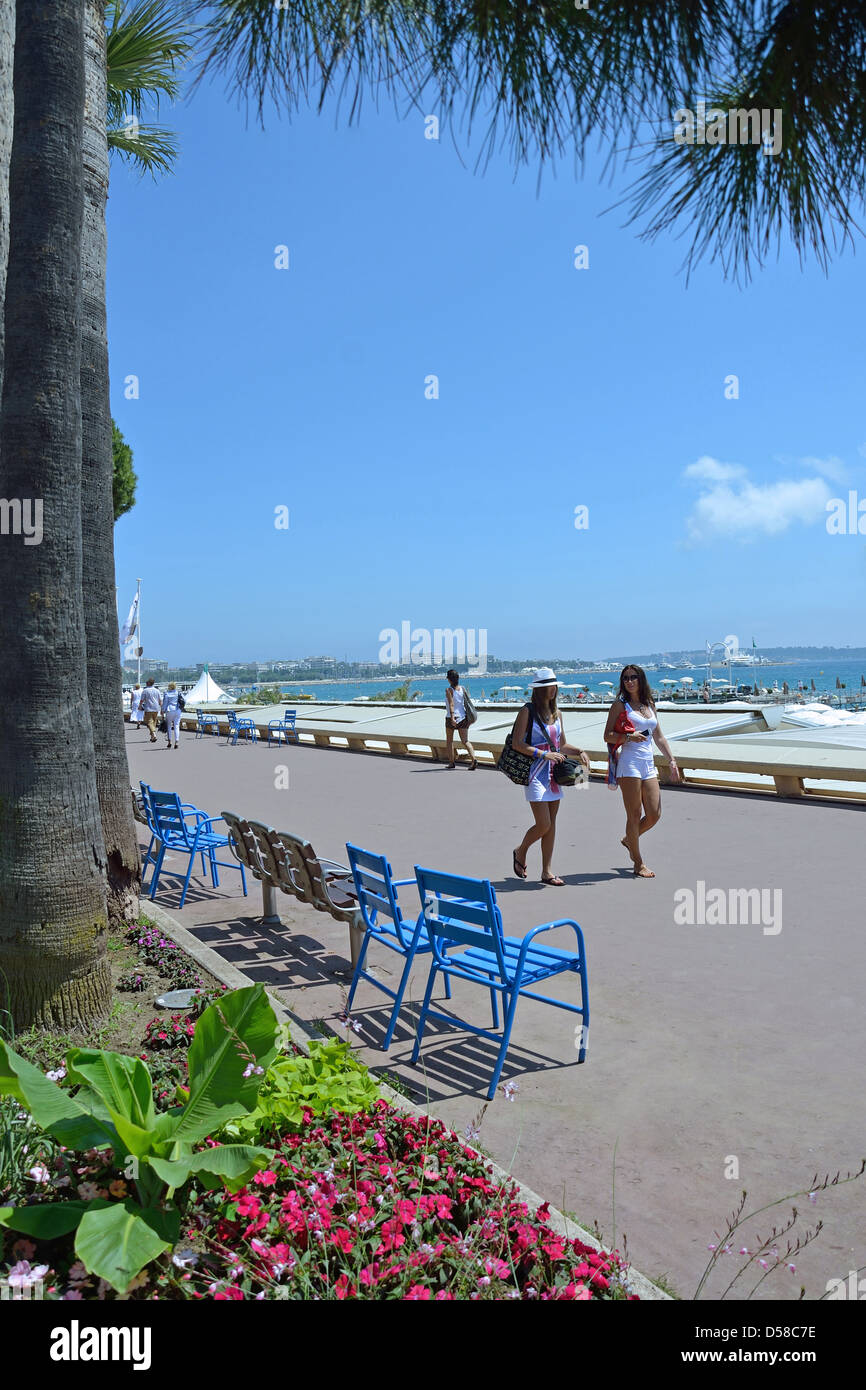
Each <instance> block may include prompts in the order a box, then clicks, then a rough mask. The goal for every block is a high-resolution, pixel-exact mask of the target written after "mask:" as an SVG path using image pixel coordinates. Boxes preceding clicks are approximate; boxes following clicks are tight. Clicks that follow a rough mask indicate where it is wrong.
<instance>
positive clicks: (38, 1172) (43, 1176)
mask: <svg viewBox="0 0 866 1390" xmlns="http://www.w3.org/2000/svg"><path fill="white" fill-rule="evenodd" d="M30 1177H31V1178H32V1179H33V1181H34V1182H48V1181H49V1179H50V1177H51V1174H50V1173H49V1171H48V1169H47V1168H46V1167H45V1165H44V1163H37V1164H36V1166H35V1167H33V1168H31V1169H30Z"/></svg>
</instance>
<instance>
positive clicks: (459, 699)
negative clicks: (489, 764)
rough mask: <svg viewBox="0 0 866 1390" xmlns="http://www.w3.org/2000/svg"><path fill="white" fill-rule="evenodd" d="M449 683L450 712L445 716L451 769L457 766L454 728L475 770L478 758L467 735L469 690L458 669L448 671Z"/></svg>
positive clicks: (446, 700)
mask: <svg viewBox="0 0 866 1390" xmlns="http://www.w3.org/2000/svg"><path fill="white" fill-rule="evenodd" d="M445 674H446V676H447V678H448V685H447V686H446V687H445V705H446V708H447V710H448V713H447V714H446V716H445V741H446V744H447V753H448V768H449V771H450V770H452V769H453V768H455V767H456V766H457V762H456V760H455V758H454V730H455V729H456V730H457V732H458V734H459V735H460V742H461V743H462V744H463V745H464V747H465V748H466V750H467V752H468V754H469V757H470V759H471V762H470V764H469V771H470V772H474V771H475V769H476V767H477V766H478V759H477V758H476V756H475V749H474V748H473V747H472V744H471V743H470V742H469V739H468V738H467V737H466V730H467V729H468V728H469V712H468V710H467V707H466V703H467V701H466V695H467V692H466V691H465V690H464V689H463V686H462V685H461V684H460V673H459V672H458V671H446V673H445Z"/></svg>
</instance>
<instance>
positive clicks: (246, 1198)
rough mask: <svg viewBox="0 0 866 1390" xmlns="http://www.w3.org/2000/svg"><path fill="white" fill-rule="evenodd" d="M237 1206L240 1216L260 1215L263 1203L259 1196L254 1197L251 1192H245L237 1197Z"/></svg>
mask: <svg viewBox="0 0 866 1390" xmlns="http://www.w3.org/2000/svg"><path fill="white" fill-rule="evenodd" d="M235 1207H236V1208H237V1213H238V1216H258V1214H259V1212H260V1211H261V1209H262V1204H261V1202H260V1201H259V1199H258V1197H254V1196H253V1195H252V1193H250V1192H245V1193H244V1194H243V1196H242V1197H238V1198H237V1199H236V1201H235Z"/></svg>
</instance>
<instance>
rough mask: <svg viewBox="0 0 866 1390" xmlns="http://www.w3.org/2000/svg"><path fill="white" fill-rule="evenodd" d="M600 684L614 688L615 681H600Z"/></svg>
mask: <svg viewBox="0 0 866 1390" xmlns="http://www.w3.org/2000/svg"><path fill="white" fill-rule="evenodd" d="M599 685H608V686H610V688H611V690H613V681H599Z"/></svg>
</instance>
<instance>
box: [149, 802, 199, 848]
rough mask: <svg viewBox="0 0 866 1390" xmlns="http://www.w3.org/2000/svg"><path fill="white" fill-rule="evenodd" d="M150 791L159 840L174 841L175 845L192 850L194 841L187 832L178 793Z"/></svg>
mask: <svg viewBox="0 0 866 1390" xmlns="http://www.w3.org/2000/svg"><path fill="white" fill-rule="evenodd" d="M148 790H149V792H150V804H151V806H152V808H153V819H154V823H155V825H156V827H157V834H158V836H159V838H160V839H161V840H173V841H175V843H178V842H179V843H182V844H183V845H185V846H186V847H187V848H191V847H192V840H191V839H190V837H189V834H188V831H187V826H186V822H185V820H184V818H183V808H182V807H181V804H180V797H179V796H178V794H177V792H155V791H154V790H153V787H150V788H149V789H148Z"/></svg>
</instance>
